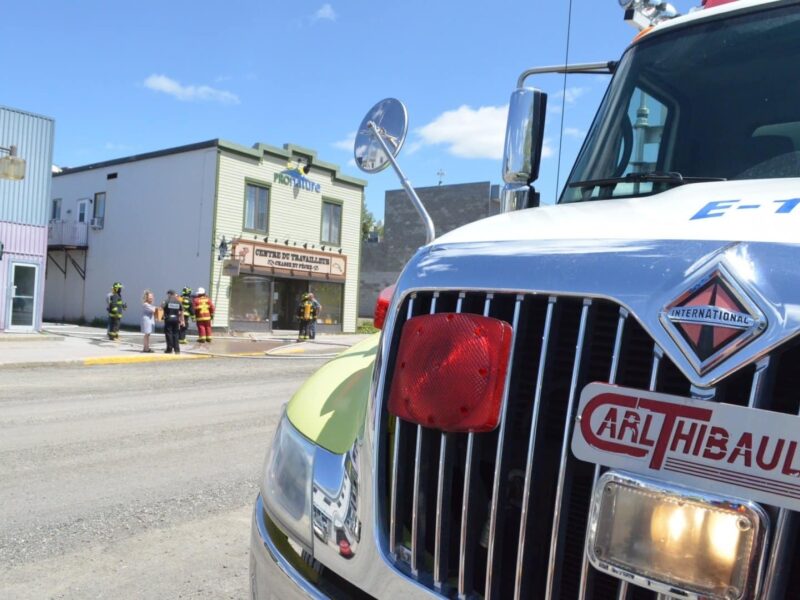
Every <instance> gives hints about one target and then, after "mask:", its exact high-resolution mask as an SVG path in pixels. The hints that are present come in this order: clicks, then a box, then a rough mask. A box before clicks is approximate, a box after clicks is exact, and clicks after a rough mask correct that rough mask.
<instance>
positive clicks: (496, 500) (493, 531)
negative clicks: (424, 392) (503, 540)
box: [484, 294, 523, 600]
mask: <svg viewBox="0 0 800 600" xmlns="http://www.w3.org/2000/svg"><path fill="white" fill-rule="evenodd" d="M522 300H523V296H522V295H521V294H520V295H517V297H516V302H515V304H514V317H513V321H512V324H511V327H512V334H511V349H512V353H513V352H514V350H515V343H516V338H517V330H518V327H519V313H520V308H521V307H522ZM512 372H513V367H512V368H511V369H508V372H507V373H506V382H505V391H504V393H503V400H502V408H501V413H500V430H499V432H498V434H497V435H498V437H497V455H496V458H495V463H494V464H495V467H494V480H493V482H492V501H491V509H490V511H491V512H490V515H489V540H488V547H487V557H486V588H485V592H484V598H486V600H490V599H491V597H492V596H493V595H494V593H495V591H496V587H497V578H495V577H494V574H495V564H494V558H495V546H496V544H497V537H498V529H499V526H498V520H500V519H501V518H502V514H500V513H499V512H498V506H499V505H500V483H501V474H502V472H503V469H502V467H503V450H504V448H505V433H506V416H507V415H508V397H509V392H510V390H509V384H510V380H511V375H512Z"/></svg>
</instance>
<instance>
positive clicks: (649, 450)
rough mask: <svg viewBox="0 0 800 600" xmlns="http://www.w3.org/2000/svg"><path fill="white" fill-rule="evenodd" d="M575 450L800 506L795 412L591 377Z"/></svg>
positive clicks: (584, 456) (611, 463)
mask: <svg viewBox="0 0 800 600" xmlns="http://www.w3.org/2000/svg"><path fill="white" fill-rule="evenodd" d="M572 452H573V454H575V456H576V457H577V458H579V459H581V460H585V461H589V462H592V463H596V464H601V465H605V466H608V467H612V468H618V469H624V470H626V471H631V472H634V473H640V474H643V475H650V476H654V477H657V478H668V479H670V480H673V481H675V482H676V483H679V484H680V483H682V484H685V485H688V486H691V487H698V488H700V489H707V490H709V491H714V492H718V493H721V494H724V495H729V496H734V497H737V498H742V497H744V498H753V499H755V500H758V501H761V502H766V503H767V504H773V505H776V506H782V507H784V508H789V509H791V510H800V417H797V416H793V415H786V414H782V413H774V412H770V411H766V410H756V409H750V408H745V407H741V406H733V405H731V404H723V403H718V402H707V401H702V400H694V399H691V398H682V397H680V396H671V395H667V394H660V393H657V392H646V391H642V390H634V389H628V388H623V387H618V386H614V385H608V384H604V383H591V384H589V385H587V386H586V387H585V388H584V390H583V391H582V393H581V399H580V405H579V408H578V416H577V422H576V425H575V429H574V432H573V436H572Z"/></svg>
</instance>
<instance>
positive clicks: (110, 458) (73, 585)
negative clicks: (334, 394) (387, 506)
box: [0, 359, 324, 599]
mask: <svg viewBox="0 0 800 600" xmlns="http://www.w3.org/2000/svg"><path fill="white" fill-rule="evenodd" d="M323 362H324V361H323V360H309V359H305V360H299V359H298V360H293V359H280V360H271V359H258V360H255V359H250V360H248V359H227V360H210V361H187V362H180V363H149V364H140V365H111V366H100V367H77V366H69V367H58V368H53V367H49V368H27V369H19V370H17V369H5V370H3V371H2V373H0V377H2V381H3V384H2V386H0V482H2V484H0V598H237V599H238V598H244V597H246V595H247V589H248V586H247V570H248V544H249V534H250V511H251V509H252V505H253V501H254V499H255V495H256V493H257V488H258V481H259V477H260V471H261V467H262V463H263V460H264V454H265V451H266V448H267V445H268V443H269V440H270V439H271V435H272V430H273V429H274V427H275V425H276V423H277V420H278V418H279V416H280V411H281V407H282V405H283V404H284V403H285V402H286V401H287V400H288V399H289V397H290V396H291V394H292V393H293V392H294V391H295V390H296V389H297V388H298V387H299V386H300V384H301V383H302V382H303V381H304V380H305V379H306V378H307V377H308V376H309V375H310V374H311V373H312V372H313V371H314V370H315V369H316V368H318V367H319V366H320V365H321V364H322V363H323Z"/></svg>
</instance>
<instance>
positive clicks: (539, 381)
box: [514, 296, 558, 600]
mask: <svg viewBox="0 0 800 600" xmlns="http://www.w3.org/2000/svg"><path fill="white" fill-rule="evenodd" d="M557 301H558V298H556V297H555V296H550V298H548V301H547V313H546V315H545V318H544V332H543V333H542V350H541V352H540V353H539V369H538V371H537V373H536V392H535V393H534V397H533V412H532V414H531V433H530V435H529V436H528V458H527V461H526V463H525V487H524V488H523V490H522V509H521V515H520V519H519V539H518V540H517V546H518V549H517V569H516V571H515V574H514V600H520V594H521V593H522V566H523V563H524V561H525V535H526V532H527V529H528V506H529V505H530V497H531V476H532V474H533V451H534V449H535V447H536V431H537V428H536V425H537V424H538V422H539V408H540V407H541V403H542V388H543V382H544V373H545V369H546V366H547V351H548V349H549V345H550V328H551V327H552V324H553V308H554V307H555V305H556V302H557Z"/></svg>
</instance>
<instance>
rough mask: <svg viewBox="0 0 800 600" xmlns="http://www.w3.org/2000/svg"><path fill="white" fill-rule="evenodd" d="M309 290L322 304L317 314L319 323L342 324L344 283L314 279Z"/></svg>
mask: <svg viewBox="0 0 800 600" xmlns="http://www.w3.org/2000/svg"><path fill="white" fill-rule="evenodd" d="M309 291H311V292H314V297H315V298H316V299H317V302H319V303H320V304H321V305H322V310H320V311H319V314H318V315H317V323H319V324H321V325H341V323H342V305H343V303H344V302H343V301H344V285H342V284H341V283H323V282H319V281H312V282H311V283H310V285H309Z"/></svg>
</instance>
